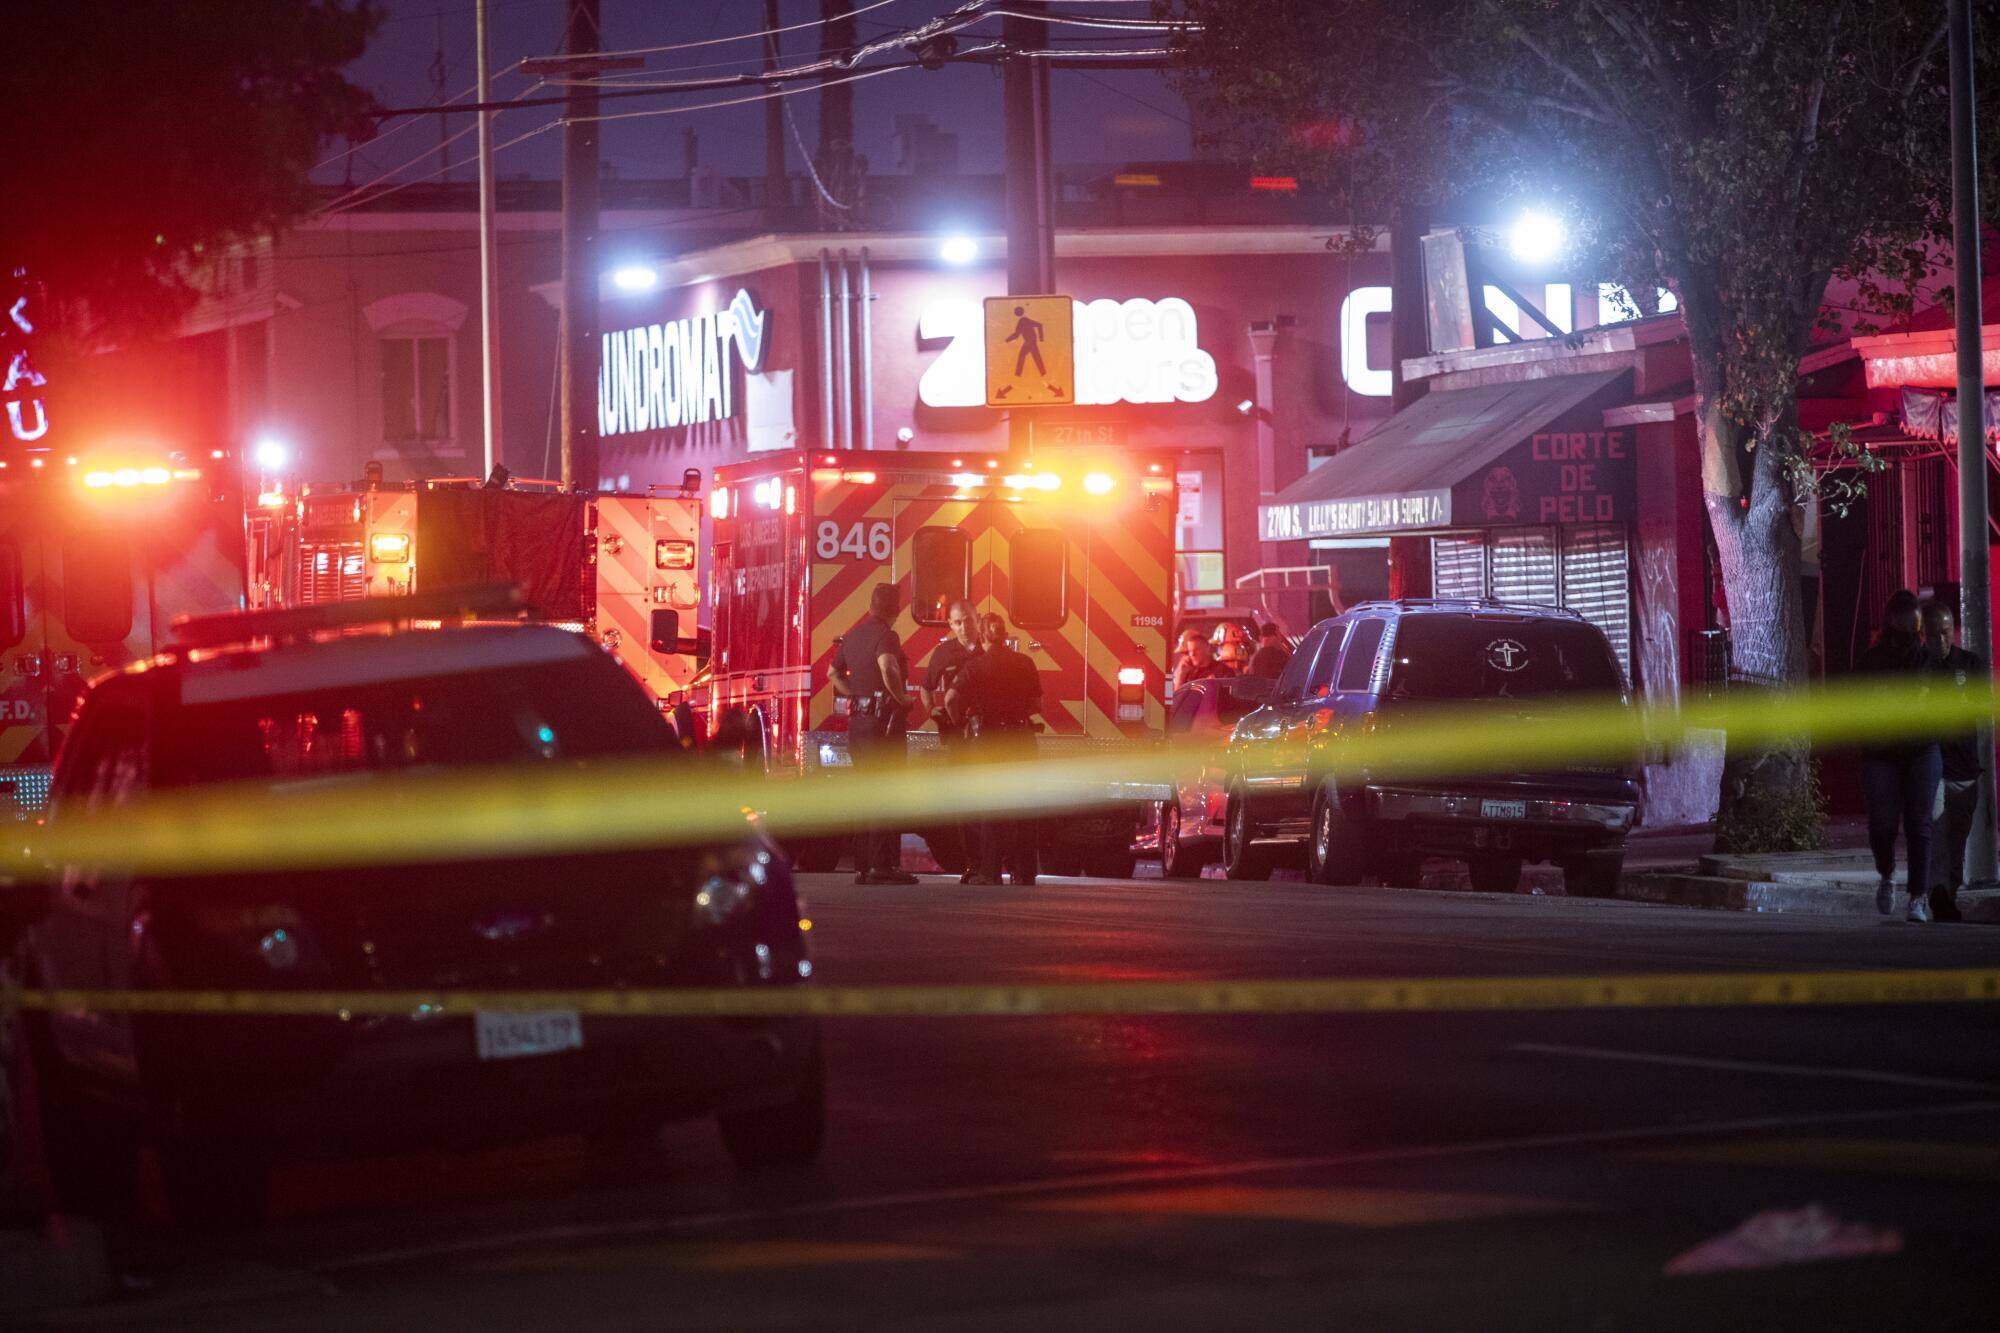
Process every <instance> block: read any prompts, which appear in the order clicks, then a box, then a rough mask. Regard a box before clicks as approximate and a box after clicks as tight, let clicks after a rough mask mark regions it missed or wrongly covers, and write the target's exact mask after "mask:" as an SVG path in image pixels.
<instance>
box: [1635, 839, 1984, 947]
mask: <svg viewBox="0 0 2000 1333" xmlns="http://www.w3.org/2000/svg"><path fill="white" fill-rule="evenodd" d="M1712 842H1713V834H1712V833H1711V832H1710V831H1709V830H1708V829H1706V828H1689V829H1662V830H1644V831H1641V832H1640V833H1638V834H1636V835H1634V837H1633V839H1632V842H1631V847H1630V851H1629V852H1628V854H1627V856H1626V860H1625V876H1624V878H1623V879H1622V880H1621V881H1620V882H1619V885H1618V896H1619V897H1620V898H1626V899H1629V900H1631V901H1633V902H1644V903H1668V904H1672V905H1674V906H1678V907H1707V908H1713V909H1716V910H1718V911H1726V912H1803V913H1807V914H1809V915H1817V916H1858V917H1878V916H1879V913H1878V912H1877V911H1876V909H1875V882H1876V879H1875V863H1874V860H1873V858H1872V857H1870V855H1869V854H1868V849H1867V845H1866V844H1867V834H1866V830H1865V829H1864V828H1863V826H1862V825H1861V823H1860V822H1859V821H1858V820H1842V821H1835V822H1833V823H1831V824H1829V825H1828V828H1827V844H1828V845H1827V846H1826V847H1824V848H1822V849H1821V850H1819V851H1814V852H1778V853H1770V854H1759V855H1750V854H1742V855H1738V854H1721V855H1718V854H1715V853H1712V852H1710V851H1708V850H1707V849H1708V848H1709V846H1711V845H1712ZM1908 878H1909V877H1908V875H1907V873H1906V872H1905V871H1903V870H1901V869H1899V870H1898V871H1897V872H1896V883H1897V884H1898V885H1899V886H1901V885H1904V884H1906V883H1908ZM1905 905H1906V899H1905V898H1904V897H1903V894H1902V891H1901V889H1900V888H1899V889H1898V892H1897V897H1896V911H1895V919H1897V920H1901V919H1902V914H1903V908H1904V907H1905ZM1958 910H1959V912H1960V913H1961V914H1962V915H1963V916H1964V917H1965V919H1966V920H1967V921H1968V922H1983V923H1987V924H2000V888H1996V889H1981V890H1971V889H1968V890H1965V891H1963V892H1961V893H1960V894H1959V896H1958Z"/></svg>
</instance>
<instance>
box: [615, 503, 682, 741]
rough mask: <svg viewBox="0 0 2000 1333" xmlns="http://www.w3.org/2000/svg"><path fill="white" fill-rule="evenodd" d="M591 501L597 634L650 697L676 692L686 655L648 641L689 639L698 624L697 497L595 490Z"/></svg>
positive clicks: (664, 695)
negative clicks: (594, 519) (594, 511)
mask: <svg viewBox="0 0 2000 1333" xmlns="http://www.w3.org/2000/svg"><path fill="white" fill-rule="evenodd" d="M595 503H596V505H597V532H596V539H597V634H598V639H599V641H600V642H601V643H603V644H604V646H605V647H606V648H607V649H608V650H609V651H610V652H611V653H612V655H613V656H615V657H617V658H618V659H619V660H620V661H621V662H623V663H624V665H625V668H626V670H628V671H630V672H631V673H632V674H633V675H634V676H636V677H637V678H638V680H639V683H640V684H642V685H644V686H645V687H646V689H647V692H648V693H650V694H651V695H652V696H653V698H654V699H655V700H656V701H658V700H665V699H668V698H670V697H671V696H673V695H676V694H681V693H684V692H685V691H686V690H687V688H688V686H689V684H690V683H691V682H692V681H693V679H694V675H695V670H696V665H695V659H694V655H693V654H692V653H682V652H678V651H676V650H675V648H674V647H673V645H672V644H671V643H667V644H666V646H665V647H660V646H657V645H656V640H658V641H659V642H662V643H664V642H665V640H666V639H667V638H672V639H674V640H676V641H678V640H681V639H686V640H689V641H692V640H693V639H694V638H695V633H696V630H697V628H699V626H698V618H699V613H700V610H701V593H700V587H701V585H700V583H699V572H698V570H697V568H696V565H697V559H696V556H697V552H698V545H697V542H698V537H699V524H700V520H699V516H698V514H697V511H696V508H695V505H696V503H697V502H696V501H693V500H687V499H680V498H678V497H670V496H642V495H601V496H599V497H597V500H596V502H595ZM656 625H657V628H658V629H659V630H660V634H658V635H656V634H655V633H654V629H655V627H656ZM669 630H671V631H672V633H671V635H669V634H668V633H667V631H669Z"/></svg>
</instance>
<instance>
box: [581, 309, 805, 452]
mask: <svg viewBox="0 0 2000 1333" xmlns="http://www.w3.org/2000/svg"><path fill="white" fill-rule="evenodd" d="M767 324H768V312H767V311H763V310H759V309H758V308H757V304H756V302H755V301H753V300H752V299H751V297H750V293H749V292H747V291H743V290H741V289H738V291H737V293H736V296H735V298H734V299H732V300H731V301H730V303H729V308H728V309H726V310H718V311H716V312H715V313H713V314H708V315H690V316H688V317H687V318H685V319H674V320H668V321H666V322H664V323H660V324H642V325H640V326H639V327H637V328H631V329H621V330H619V331H618V332H616V333H607V334H605V335H604V345H603V348H602V356H601V359H600V360H599V361H598V367H597V433H598V434H599V435H604V436H610V435H629V434H632V433H634V432H637V431H648V430H670V429H672V428H674V427H676V426H694V425H699V424H701V423H702V422H705V421H723V420H727V419H728V418H730V417H733V416H735V415H736V413H737V410H738V407H739V399H740V395H739V394H738V393H737V392H736V374H735V371H734V367H732V365H731V362H732V361H735V362H740V363H741V365H742V367H743V372H744V373H745V374H751V373H754V372H755V371H756V370H757V369H758V368H759V367H760V366H762V365H763V362H764V346H765V341H766V339H765V333H766V328H767Z"/></svg>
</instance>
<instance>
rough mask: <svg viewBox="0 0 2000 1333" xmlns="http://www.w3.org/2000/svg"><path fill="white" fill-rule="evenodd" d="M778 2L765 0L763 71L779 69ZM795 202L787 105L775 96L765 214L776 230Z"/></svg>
mask: <svg viewBox="0 0 2000 1333" xmlns="http://www.w3.org/2000/svg"><path fill="white" fill-rule="evenodd" d="M782 26H783V25H782V24H780V23H779V22H778V0H764V27H765V29H766V31H767V32H768V33H769V34H770V35H769V36H767V37H765V38H764V72H765V73H767V74H768V73H770V72H771V71H772V70H775V69H776V68H778V29H779V28H780V27H782ZM791 202H792V198H791V187H790V185H789V184H788V183H787V181H786V179H785V104H784V102H783V101H782V100H781V99H779V98H776V97H772V98H767V99H766V100H765V102H764V213H765V218H766V220H767V221H768V222H769V224H770V225H771V227H772V229H773V230H776V229H777V227H778V226H779V225H780V223H781V221H782V220H783V217H784V214H783V213H782V212H780V211H779V210H781V209H787V208H789V207H790V205H791Z"/></svg>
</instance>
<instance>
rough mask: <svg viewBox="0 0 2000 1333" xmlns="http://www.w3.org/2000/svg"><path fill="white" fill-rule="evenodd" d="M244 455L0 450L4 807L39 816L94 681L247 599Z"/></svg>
mask: <svg viewBox="0 0 2000 1333" xmlns="http://www.w3.org/2000/svg"><path fill="white" fill-rule="evenodd" d="M239 467H240V464H239V462H238V460H237V459H236V458H235V457H234V456H233V455H232V454H230V452H229V451H227V450H222V449H216V450H210V451H207V452H205V453H203V454H201V455H200V456H199V457H198V459H190V458H189V457H187V456H186V455H184V454H166V453H157V454H154V453H146V452H127V453H121V454H117V455H115V456H108V455H103V454H95V453H85V454H80V455H68V454H63V453H58V452H55V451H52V450H40V449H36V450H24V451H20V452H18V453H15V454H10V455H8V456H7V457H5V458H4V459H0V810H4V811H6V812H7V813H10V814H13V815H14V816H16V817H28V816H33V815H35V814H38V813H39V812H40V811H41V810H42V808H43V806H44V805H45V803H46V801H47V798H48V787H49V770H50V766H51V764H52V763H53V762H54V759H55V752H56V748H57V746H58V745H59V744H60V743H61V741H62V739H63V736H64V735H65V733H67V731H68V730H69V723H70V719H71V716H72V714H73V713H74V711H75V708H76V704H77V702H78V700H79V699H80V698H81V696H82V692H83V687H84V684H85V682H86V681H89V680H91V679H93V678H95V677H97V676H100V675H103V674H104V673H105V672H107V671H111V670H114V669H116V668H118V667H122V666H125V665H126V664H128V663H130V662H134V661H138V660H141V659H143V658H147V657H151V656H153V655H155V654H156V653H159V652H160V651H162V650H163V649H164V648H166V646H167V644H168V641H169V640H170V638H171V637H172V634H171V627H172V624H173V621H174V620H175V619H176V618H177V617H180V616H188V615H210V614H222V613H227V612H233V611H241V610H242V609H243V606H244V595H245V588H244V548H243V495H242V487H241V484H240V482H239V479H238V477H239Z"/></svg>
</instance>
